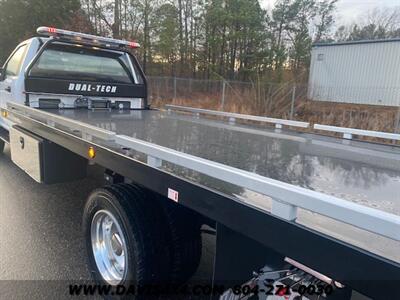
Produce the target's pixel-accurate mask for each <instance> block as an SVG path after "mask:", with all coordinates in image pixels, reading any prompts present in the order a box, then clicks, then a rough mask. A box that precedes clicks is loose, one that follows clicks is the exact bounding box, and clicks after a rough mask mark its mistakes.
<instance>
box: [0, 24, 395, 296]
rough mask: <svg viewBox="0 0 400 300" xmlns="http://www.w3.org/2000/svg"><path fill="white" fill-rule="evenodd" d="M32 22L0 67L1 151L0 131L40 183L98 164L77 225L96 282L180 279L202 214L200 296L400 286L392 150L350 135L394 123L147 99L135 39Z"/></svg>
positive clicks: (196, 243) (336, 292)
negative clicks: (272, 114) (208, 280)
mask: <svg viewBox="0 0 400 300" xmlns="http://www.w3.org/2000/svg"><path fill="white" fill-rule="evenodd" d="M37 33H38V37H34V38H31V39H29V40H27V41H25V42H23V43H21V44H20V45H18V46H17V48H16V49H15V50H14V52H13V53H12V54H11V55H10V57H9V58H8V60H7V61H6V62H5V64H4V67H3V68H2V69H1V70H0V72H1V75H0V108H1V116H0V149H1V150H3V149H4V146H5V144H9V147H10V153H11V159H12V161H13V162H14V163H15V164H16V165H17V166H19V167H20V168H21V169H23V170H24V171H25V172H26V173H28V174H29V175H30V176H31V177H32V178H33V179H34V180H36V181H37V182H39V183H44V184H54V183H61V182H67V181H71V180H79V179H82V178H84V177H85V176H87V168H88V166H90V165H98V166H100V167H102V168H103V169H104V178H105V181H106V184H105V186H104V187H99V188H98V189H96V190H95V191H93V192H92V193H91V195H89V197H88V199H87V203H86V205H85V209H84V212H83V223H82V228H83V234H84V236H85V241H86V248H87V257H88V261H89V266H90V268H91V271H92V273H93V276H94V279H95V280H96V282H99V283H103V284H108V285H112V286H120V285H126V284H129V283H134V284H137V285H145V284H174V285H181V284H183V283H185V282H186V281H187V280H188V279H189V278H190V277H191V276H192V275H193V273H194V272H195V271H196V269H197V267H198V265H199V261H200V258H201V254H202V230H204V227H205V226H209V227H211V229H209V231H212V232H214V233H215V234H216V255H215V262H214V275H213V283H212V284H213V289H214V290H213V293H211V295H209V297H208V296H207V297H206V298H213V299H250V298H251V297H253V298H251V299H360V298H359V297H364V298H365V297H367V299H368V298H370V299H371V298H372V299H394V298H397V297H398V296H399V295H400V292H399V290H398V287H399V283H400V264H399V262H400V254H399V253H400V252H399V241H400V198H399V191H400V148H399V147H398V146H396V145H395V143H394V144H393V145H387V144H386V145H384V144H379V143H371V142H363V141H358V140H355V139H354V136H369V137H374V138H376V139H388V140H392V141H394V142H398V141H399V140H400V136H399V135H397V134H392V133H384V132H374V131H364V130H359V129H351V128H339V127H333V126H327V125H320V124H314V125H313V126H311V124H309V123H307V122H298V121H292V120H281V119H273V118H268V117H260V116H250V115H241V114H234V113H227V112H221V111H212V110H206V109H197V108H190V107H182V106H174V105H169V106H166V107H165V108H164V109H162V110H157V109H152V108H151V107H150V105H149V101H148V91H147V81H146V77H145V74H144V73H143V70H142V69H141V67H140V65H139V63H138V60H137V59H136V57H135V56H134V55H133V54H132V48H133V49H135V48H138V47H139V46H140V45H139V44H138V43H136V42H127V41H123V40H116V39H111V38H104V37H99V36H93V35H89V34H84V33H77V32H71V31H67V30H62V29H57V28H50V27H40V28H38V30H37ZM311 127H312V128H311ZM299 128H300V129H304V128H308V129H313V131H312V132H310V131H307V132H304V131H301V130H297V129H299ZM326 131H331V132H335V133H337V135H342V136H341V137H340V136H337V137H332V136H326V135H324V134H323V133H324V132H326ZM221 286H223V287H224V288H223V289H222V290H221V292H220V293H217V292H216V291H218V287H221ZM137 297H138V298H140V295H139V296H137ZM254 297H256V298H254ZM357 297H358V298H357ZM142 298H144V299H146V297H145V296H143V295H142ZM361 299H362V298H361Z"/></svg>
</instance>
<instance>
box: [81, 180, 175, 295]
mask: <svg viewBox="0 0 400 300" xmlns="http://www.w3.org/2000/svg"><path fill="white" fill-rule="evenodd" d="M153 200H154V199H150V197H149V194H148V193H145V192H143V190H141V189H140V188H138V187H135V186H132V185H128V184H118V185H113V186H108V187H105V188H101V189H97V190H95V191H94V192H93V193H92V194H91V195H90V196H89V198H88V200H87V203H86V206H85V209H84V215H83V230H84V234H85V239H86V248H87V252H88V260H89V266H90V268H91V271H92V273H93V276H94V279H95V280H96V281H97V282H99V283H103V284H111V285H128V284H134V285H143V284H164V283H166V280H167V273H168V267H169V265H170V255H169V251H166V249H168V247H167V245H166V242H165V233H164V232H162V231H160V228H165V226H164V222H163V217H162V209H161V207H159V206H158V207H157V205H155V202H156V201H153ZM104 212H108V213H109V214H110V215H112V216H113V217H114V219H115V223H118V224H119V228H120V231H121V233H118V235H119V236H118V238H114V239H113V238H111V239H109V240H110V241H111V242H109V243H107V242H104V243H94V244H93V243H92V239H93V236H94V237H95V240H96V237H97V236H98V235H96V234H93V232H96V233H97V232H99V231H101V230H97V229H96V228H107V227H104V226H97V225H96V224H97V223H93V221H96V220H97V219H99V217H98V216H99V214H102V213H104ZM96 214H97V215H96ZM96 216H97V217H96ZM109 219H110V220H111V218H109ZM109 219H106V221H105V224H106V225H105V226H107V224H110V221H109ZM107 222H108V223H107ZM93 224H95V225H93ZM101 224H103V223H101ZM117 227H118V226H115V228H117ZM93 228H95V229H96V230H94V231H93ZM103 231H106V230H103ZM108 231H110V230H108ZM117 231H118V230H116V229H113V230H112V232H117ZM111 235H112V234H111ZM111 235H110V234H109V236H111ZM104 236H107V234H103V235H101V234H100V237H104ZM114 236H116V233H114V235H113V237H114ZM115 241H123V243H122V242H117V243H116V242H115ZM121 243H122V244H124V247H123V249H126V253H125V251H122V252H121V251H117V252H118V253H119V255H121V257H122V256H124V257H125V256H126V264H125V265H124V264H123V263H121V264H120V266H123V267H124V268H122V267H121V268H120V269H121V270H122V269H123V272H120V273H121V274H123V275H122V277H121V280H120V281H119V282H118V279H119V277H118V276H116V277H117V278H116V280H109V276H107V275H108V273H106V272H104V266H109V265H110V264H109V263H108V260H110V261H115V260H116V259H114V256H113V255H114V254H113V253H117V252H115V251H114V244H117V245H118V246H119V244H121ZM96 244H100V245H111V246H109V248H111V254H110V255H103V256H102V257H100V258H99V255H98V253H99V251H97V252H95V251H94V249H97V248H96V246H95V245H96ZM105 247H106V246H102V247H100V248H101V249H102V248H105ZM116 248H118V247H116ZM101 249H100V250H101ZM118 249H119V248H118ZM113 251H114V252H113ZM109 252H110V251H108V252H105V253H109ZM95 253H96V254H95ZM118 253H117V254H118ZM121 253H123V254H124V255H122V254H121ZM96 257H97V259H96ZM103 257H104V259H103ZM109 257H112V259H109ZM121 257H120V258H121ZM103 260H104V261H105V263H103V265H102V261H103ZM121 260H122V259H121ZM102 270H103V272H102ZM114 273H115V272H114ZM117 273H118V272H117ZM110 274H112V272H111V273H110ZM105 275H106V276H105ZM107 277H108V279H107ZM131 296H132V295H131Z"/></svg>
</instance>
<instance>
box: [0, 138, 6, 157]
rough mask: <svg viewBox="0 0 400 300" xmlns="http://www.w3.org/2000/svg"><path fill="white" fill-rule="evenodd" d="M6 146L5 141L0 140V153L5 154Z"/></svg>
mask: <svg viewBox="0 0 400 300" xmlns="http://www.w3.org/2000/svg"><path fill="white" fill-rule="evenodd" d="M4 146H5V142H4V141H3V140H0V154H3V152H4Z"/></svg>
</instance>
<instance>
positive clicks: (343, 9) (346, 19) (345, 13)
mask: <svg viewBox="0 0 400 300" xmlns="http://www.w3.org/2000/svg"><path fill="white" fill-rule="evenodd" d="M260 1H261V3H262V5H263V7H264V8H271V7H272V6H273V4H274V3H275V1H276V0H260ZM394 6H400V1H399V0H339V2H338V4H337V7H338V9H337V14H338V18H337V22H336V23H342V24H343V23H344V24H348V23H352V22H353V21H356V19H357V17H360V16H362V15H365V14H366V12H368V11H369V10H371V9H374V8H375V7H381V8H383V7H394Z"/></svg>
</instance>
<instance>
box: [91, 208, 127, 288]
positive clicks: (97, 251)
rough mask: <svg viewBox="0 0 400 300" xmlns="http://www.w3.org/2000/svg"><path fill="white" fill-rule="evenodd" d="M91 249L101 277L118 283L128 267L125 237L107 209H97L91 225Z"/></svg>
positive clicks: (110, 282) (112, 283)
mask: <svg viewBox="0 0 400 300" xmlns="http://www.w3.org/2000/svg"><path fill="white" fill-rule="evenodd" d="M91 239H92V251H93V256H94V259H95V261H96V265H97V268H98V270H99V271H100V274H101V276H102V277H103V279H104V280H105V281H106V282H107V283H109V284H111V285H117V284H120V283H121V282H122V281H123V280H124V279H125V277H126V270H127V267H128V260H127V249H126V242H125V241H126V239H125V236H124V234H123V232H122V230H121V226H120V224H119V223H118V221H117V219H116V218H115V217H114V215H113V214H112V213H111V212H109V211H107V210H100V211H98V212H97V213H96V214H95V215H94V217H93V220H92V225H91Z"/></svg>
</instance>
